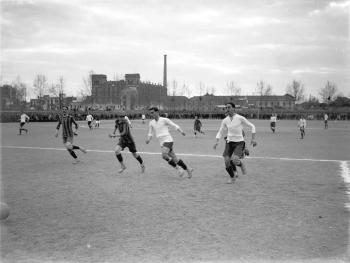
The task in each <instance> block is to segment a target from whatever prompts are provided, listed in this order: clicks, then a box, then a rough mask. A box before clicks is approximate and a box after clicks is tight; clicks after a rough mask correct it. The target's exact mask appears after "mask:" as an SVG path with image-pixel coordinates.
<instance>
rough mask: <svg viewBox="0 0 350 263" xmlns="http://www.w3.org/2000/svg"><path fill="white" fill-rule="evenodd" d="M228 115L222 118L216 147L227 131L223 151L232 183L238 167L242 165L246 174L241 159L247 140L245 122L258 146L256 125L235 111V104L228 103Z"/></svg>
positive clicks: (229, 182)
mask: <svg viewBox="0 0 350 263" xmlns="http://www.w3.org/2000/svg"><path fill="white" fill-rule="evenodd" d="M226 113H227V117H226V118H225V119H223V120H222V122H221V126H220V129H219V131H218V133H217V135H216V143H215V144H214V147H213V148H214V149H216V147H217V146H218V144H219V140H220V138H221V136H222V133H223V132H224V131H227V138H226V145H225V150H224V153H223V157H224V160H225V167H226V171H227V173H228V174H229V179H228V181H227V183H228V184H232V183H234V181H235V178H236V177H237V175H238V173H237V168H236V166H240V167H241V170H242V173H243V174H246V173H247V171H246V168H245V164H244V163H243V161H242V160H241V159H242V158H243V157H244V149H245V141H244V137H243V133H242V129H243V124H245V125H248V126H250V127H251V129H252V139H251V144H252V145H253V147H254V146H256V142H255V125H254V124H252V123H251V122H249V121H248V120H247V119H246V118H245V117H243V116H241V115H239V114H237V113H236V112H235V104H234V103H232V102H229V103H226Z"/></svg>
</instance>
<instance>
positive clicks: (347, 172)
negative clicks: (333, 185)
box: [340, 161, 350, 255]
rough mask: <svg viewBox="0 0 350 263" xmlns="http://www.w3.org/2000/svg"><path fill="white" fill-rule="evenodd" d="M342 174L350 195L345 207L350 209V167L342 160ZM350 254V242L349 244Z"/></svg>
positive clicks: (349, 250)
mask: <svg viewBox="0 0 350 263" xmlns="http://www.w3.org/2000/svg"><path fill="white" fill-rule="evenodd" d="M340 174H341V176H342V177H343V179H344V182H345V187H346V191H345V193H346V194H347V195H348V202H347V203H346V204H345V207H346V208H347V209H348V211H350V169H349V166H348V162H346V161H341V162H340ZM349 236H350V228H349ZM348 255H350V244H348Z"/></svg>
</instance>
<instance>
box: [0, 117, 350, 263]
mask: <svg viewBox="0 0 350 263" xmlns="http://www.w3.org/2000/svg"><path fill="white" fill-rule="evenodd" d="M174 121H175V122H176V123H177V124H179V125H180V126H181V128H182V129H183V130H184V131H185V132H186V136H182V135H181V134H179V133H178V132H176V131H174V130H172V131H171V133H172V135H173V137H174V142H175V143H174V150H175V152H176V153H177V155H178V157H180V158H181V159H182V160H183V161H184V162H185V163H186V164H187V165H189V166H190V167H192V168H194V172H193V177H192V178H191V179H188V178H186V176H185V177H183V178H180V177H179V176H178V175H177V173H176V170H175V169H173V168H172V167H171V166H169V165H168V164H167V163H166V162H165V161H164V160H162V158H161V154H160V146H159V143H158V141H157V140H156V138H153V139H152V141H151V143H150V144H148V145H146V144H145V139H146V137H147V133H148V125H147V124H148V121H147V123H146V124H142V123H141V120H132V124H133V128H132V129H131V132H132V134H133V136H134V139H135V142H136V147H137V150H138V151H139V153H140V154H141V156H142V158H143V160H144V162H145V165H146V172H145V173H144V174H141V170H140V166H139V164H138V162H137V161H136V160H135V159H134V158H133V156H132V155H131V154H129V152H128V151H127V150H125V151H124V153H123V157H124V161H125V164H126V166H127V169H126V170H125V171H124V172H123V173H122V174H119V173H118V170H119V168H120V165H119V163H118V161H117V159H116V157H115V155H114V152H113V150H114V148H115V146H116V144H117V142H118V141H117V139H111V138H108V134H109V133H112V131H113V129H114V123H113V121H112V120H108V121H104V120H102V121H101V127H100V128H98V129H94V130H89V129H87V127H86V126H87V124H86V122H79V124H80V126H81V127H80V128H79V131H78V132H79V135H78V136H77V137H75V139H74V140H75V141H74V144H76V145H79V146H82V147H85V148H86V149H87V150H88V153H87V154H83V153H81V152H79V151H76V152H77V154H78V155H79V158H80V160H81V162H80V163H78V164H76V165H74V164H72V157H71V156H70V155H69V154H68V152H67V151H66V150H65V149H64V147H63V144H62V138H61V134H60V136H59V137H58V138H55V137H54V136H53V135H54V132H55V129H56V123H55V122H51V123H49V122H47V123H29V124H27V127H28V128H29V133H28V134H27V135H26V134H24V135H22V136H18V135H17V134H18V123H5V124H4V123H3V124H1V201H2V202H6V203H7V204H8V205H9V207H10V210H11V211H10V216H9V218H8V219H7V220H4V221H1V222H0V227H1V259H0V261H1V262H350V243H349V234H350V232H349V229H350V227H349V223H350V220H349V219H350V214H349V212H350V199H349V198H350V170H349V169H350V122H345V121H339V122H335V121H331V122H329V128H328V129H327V130H325V129H324V128H323V122H322V121H309V122H308V127H307V129H306V137H305V139H303V140H301V139H299V136H300V135H299V132H298V129H297V127H296V126H297V121H290V120H282V121H279V122H277V130H276V133H275V134H273V133H272V132H271V131H270V129H269V121H267V120H251V121H252V122H253V123H254V124H255V125H256V127H257V136H256V140H257V142H258V146H257V147H255V148H252V147H251V146H248V148H249V150H250V156H249V157H247V158H246V159H245V163H246V166H247V171H248V174H247V175H242V173H241V171H240V170H239V177H238V179H237V180H236V182H235V183H234V184H226V181H227V172H226V170H225V167H224V161H223V158H222V156H221V155H222V152H223V149H224V141H223V139H222V140H221V141H220V144H219V146H218V148H217V149H216V150H214V149H213V145H214V143H215V136H216V133H217V131H218V128H219V126H220V122H221V120H206V119H204V120H202V123H203V130H204V132H205V135H200V136H198V138H195V137H194V134H193V131H192V129H193V120H174ZM60 132H61V131H60ZM246 138H247V142H248V145H249V142H250V138H251V134H250V132H249V131H248V130H247V131H246Z"/></svg>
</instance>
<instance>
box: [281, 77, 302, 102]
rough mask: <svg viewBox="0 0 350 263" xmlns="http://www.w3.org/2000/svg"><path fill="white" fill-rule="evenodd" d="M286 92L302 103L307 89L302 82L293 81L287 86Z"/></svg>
mask: <svg viewBox="0 0 350 263" xmlns="http://www.w3.org/2000/svg"><path fill="white" fill-rule="evenodd" d="M286 92H287V93H288V94H290V95H292V96H293V97H294V98H295V101H296V102H301V101H303V100H304V98H305V88H304V85H303V84H302V83H301V82H300V81H296V80H293V81H292V83H291V84H288V85H287V88H286Z"/></svg>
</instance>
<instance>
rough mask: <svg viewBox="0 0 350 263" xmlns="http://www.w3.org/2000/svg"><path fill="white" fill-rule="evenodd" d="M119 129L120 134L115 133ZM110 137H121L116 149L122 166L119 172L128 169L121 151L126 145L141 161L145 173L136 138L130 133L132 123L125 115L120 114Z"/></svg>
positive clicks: (116, 154)
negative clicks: (130, 123) (129, 122)
mask: <svg viewBox="0 0 350 263" xmlns="http://www.w3.org/2000/svg"><path fill="white" fill-rule="evenodd" d="M117 130H119V134H118V135H116V134H115V133H116V131H117ZM109 137H111V138H115V137H119V142H118V144H117V146H116V147H115V150H114V152H115V156H116V157H117V159H118V161H119V163H120V166H121V168H120V170H119V173H122V172H123V171H124V170H125V169H126V166H125V164H124V161H123V156H122V154H121V152H122V151H123V150H124V149H125V148H126V147H128V148H129V151H130V152H131V153H132V155H133V156H134V157H135V159H136V160H137V161H138V162H139V163H140V166H141V173H144V172H145V165H144V163H143V160H142V158H141V156H140V155H139V154H138V153H137V150H136V145H135V141H134V138H133V137H132V135H131V133H130V125H129V124H128V122H127V120H126V119H125V118H124V117H123V115H121V114H118V116H117V120H116V121H115V127H114V131H113V134H110V135H109Z"/></svg>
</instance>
